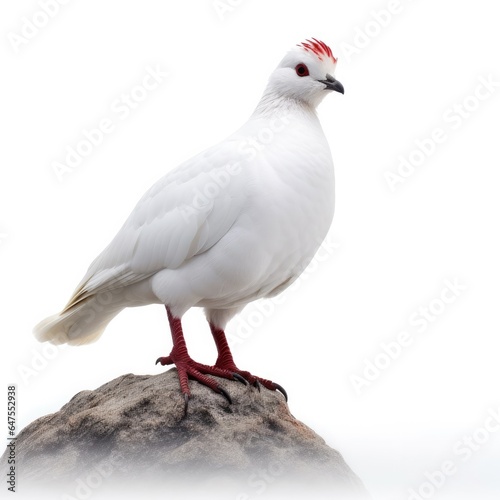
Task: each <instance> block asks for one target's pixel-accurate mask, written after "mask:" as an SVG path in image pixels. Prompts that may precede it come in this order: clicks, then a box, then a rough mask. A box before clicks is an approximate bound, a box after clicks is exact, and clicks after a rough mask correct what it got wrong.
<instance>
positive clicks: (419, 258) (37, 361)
mask: <svg viewBox="0 0 500 500" xmlns="http://www.w3.org/2000/svg"><path fill="white" fill-rule="evenodd" d="M221 3H224V2H221ZM226 4H227V5H228V6H229V8H228V9H227V10H226V11H222V10H219V11H218V10H217V9H216V8H215V7H214V4H213V2H212V1H211V0H205V1H202V0H198V1H194V2H180V1H177V2H164V1H160V0H142V1H140V2H139V1H121V0H120V1H118V0H114V1H110V0H108V1H106V2H103V1H98V0H86V1H85V2H84V1H77V0H73V1H69V2H68V3H67V5H64V6H60V9H59V12H58V13H57V14H56V15H55V16H54V17H53V18H52V19H50V20H49V22H48V23H47V24H46V26H43V27H41V28H39V29H37V30H38V32H37V33H36V34H35V35H34V36H33V37H32V38H31V39H30V40H26V41H27V43H23V44H21V45H19V46H17V45H16V43H14V42H13V40H14V39H15V36H14V35H18V36H22V35H21V30H22V28H23V25H24V23H25V21H23V18H24V17H26V18H27V19H28V20H31V19H33V17H34V16H35V15H36V13H37V12H39V11H40V6H39V4H38V3H37V2H35V1H28V0H24V1H16V2H9V3H6V2H3V3H2V7H1V14H0V19H1V21H0V27H1V33H2V43H1V46H0V53H1V68H2V78H1V80H0V85H1V92H0V100H1V102H0V109H1V126H2V130H1V137H2V147H1V149H0V161H1V168H2V170H1V172H2V181H1V183H0V200H1V209H0V234H1V237H0V257H1V264H0V265H1V292H0V293H1V297H0V303H1V304H2V315H1V321H2V339H1V342H2V344H1V352H2V359H1V363H2V387H3V389H2V391H5V390H6V389H5V387H6V385H7V384H8V383H16V384H17V385H18V399H19V426H20V427H23V426H25V425H27V424H28V423H29V422H31V421H32V420H34V419H35V418H37V417H39V416H41V415H44V414H47V413H50V412H53V411H56V410H58V409H59V408H60V407H61V406H62V405H63V404H64V403H65V402H66V401H68V400H69V399H70V398H71V397H72V396H73V395H74V394H75V393H76V392H77V391H80V390H83V389H93V388H96V387H98V386H100V385H102V384H103V383H105V382H107V381H109V380H111V379H113V378H115V377H117V376H120V375H122V374H124V373H129V372H132V373H135V374H154V373H159V372H160V371H161V370H162V368H161V367H155V366H154V360H155V359H156V358H157V357H158V356H159V355H166V354H168V352H169V350H170V348H171V339H170V334H169V331H168V325H167V320H166V317H165V313H164V311H163V309H162V308H161V307H160V306H151V307H147V308H139V309H133V310H132V309H131V310H126V311H124V312H123V313H122V314H121V315H120V316H118V317H117V318H116V319H115V320H114V321H113V322H112V323H111V324H110V326H109V327H108V329H107V331H106V333H105V335H104V336H103V337H102V338H101V339H100V340H99V342H97V343H95V344H92V345H89V346H84V347H78V348H63V349H60V350H55V351H54V350H49V351H44V350H43V348H44V346H42V345H41V344H38V343H37V342H36V341H35V340H34V338H33V337H32V335H31V330H32V327H33V325H34V324H36V323H37V322H38V321H40V320H41V319H43V318H44V317H45V316H47V315H49V314H53V313H55V312H57V311H58V310H60V309H61V308H62V306H63V305H64V304H65V303H66V301H67V299H68V298H69V296H70V294H71V292H72V291H73V289H74V287H75V286H76V284H77V283H78V282H79V280H80V279H81V277H82V275H83V274H84V272H85V271H86V268H87V266H88V265H89V264H90V262H91V260H92V259H93V258H94V257H95V256H96V255H97V254H98V253H99V252H100V251H101V250H102V249H103V248H104V246H105V245H106V244H107V243H108V242H109V240H110V239H111V238H112V236H113V235H114V234H115V232H116V231H117V230H118V229H119V227H120V226H121V224H122V222H123V221H124V219H125V217H126V216H127V215H128V213H129V212H130V210H131V209H132V208H133V206H134V205H135V203H136V201H137V200H138V198H139V197H140V196H141V195H142V193H143V192H144V191H145V190H146V189H147V188H148V187H149V186H150V184H151V183H152V182H154V181H155V180H156V179H157V178H159V177H160V176H162V175H163V173H165V172H167V171H168V170H170V169H172V168H173V167H175V166H176V165H177V164H178V163H180V162H181V161H183V160H184V159H187V158H188V157H190V156H192V155H194V154H195V153H197V152H198V151H200V150H202V149H204V148H206V147H208V146H210V145H212V144H213V143H215V142H217V141H219V140H221V139H223V138H224V137H226V136H227V135H229V134H230V133H231V132H232V131H233V130H234V129H235V128H236V127H238V126H239V125H240V124H241V123H243V122H244V121H245V120H246V119H247V118H248V116H249V114H250V113H251V112H252V111H253V109H254V107H255V105H256V103H257V102H258V99H259V97H260V95H261V92H262V90H263V88H264V86H265V84H266V81H267V77H268V75H269V73H270V72H271V71H272V70H273V68H274V67H275V66H276V65H277V64H278V62H279V61H280V59H281V58H282V56H283V55H284V53H285V52H286V50H288V48H289V47H291V46H293V45H294V44H296V43H298V42H300V41H302V40H304V39H305V38H307V37H311V36H314V37H316V38H319V39H321V40H324V41H325V42H326V43H328V44H329V45H330V46H331V47H332V50H333V52H334V54H336V55H337V56H338V57H339V62H338V65H337V73H336V76H337V78H338V79H339V80H340V81H341V82H342V83H343V84H344V87H345V95H344V96H342V95H340V94H334V95H330V96H328V98H327V99H326V100H325V101H324V102H323V103H322V105H321V106H320V109H319V116H320V119H321V122H322V124H323V127H324V130H325V133H326V135H327V137H328V138H329V141H330V145H331V149H332V154H333V158H334V163H335V167H336V183H337V186H336V192H337V193H336V214H335V218H334V223H333V226H332V230H331V233H330V235H329V241H330V242H333V243H334V246H335V247H336V248H335V249H334V251H333V253H332V254H331V256H330V257H329V258H321V261H319V262H317V263H316V266H315V268H314V269H311V270H310V272H309V273H308V275H307V279H304V280H302V281H301V282H299V286H297V287H296V288H295V289H294V290H289V291H287V292H286V295H284V297H283V301H282V302H283V303H282V304H279V305H276V304H274V305H272V306H271V305H268V308H267V309H266V312H265V314H264V313H263V312H259V309H257V308H256V306H255V305H250V306H249V307H248V308H247V310H246V311H244V312H243V314H242V315H241V318H240V319H237V320H234V322H233V323H232V324H231V325H230V327H229V328H228V334H230V335H231V336H232V338H233V341H234V339H239V340H240V341H239V342H237V343H236V344H235V345H234V355H235V358H236V361H237V363H238V364H239V365H240V366H241V367H242V368H244V369H249V370H251V371H253V372H254V373H257V374H259V375H262V376H266V377H269V378H272V379H274V380H277V381H279V382H280V383H282V384H283V385H284V386H285V387H286V388H287V390H288V392H289V396H290V401H289V404H290V409H291V411H292V413H293V414H294V415H295V416H296V417H297V418H299V419H300V420H302V421H304V422H305V423H306V424H307V425H309V426H310V427H312V428H313V429H314V430H315V431H316V432H318V433H319V434H320V435H321V436H323V437H324V438H325V440H326V441H327V442H328V444H329V445H331V446H333V447H334V448H336V449H338V450H340V452H341V453H342V454H343V456H344V457H345V459H346V461H347V463H348V464H349V465H350V466H351V467H352V468H353V470H354V471H355V472H356V473H357V474H358V475H359V476H360V477H361V478H362V480H363V481H364V482H365V484H366V486H367V488H368V489H369V490H370V492H371V493H372V495H373V497H374V498H377V499H379V498H380V499H381V498H384V499H385V498H391V499H392V498H394V499H396V498H400V499H405V498H408V497H409V495H410V494H409V489H410V488H413V489H414V490H415V491H418V489H419V488H420V487H421V486H422V484H423V482H424V481H425V480H426V478H425V476H424V474H425V473H426V472H432V471H435V470H436V469H438V468H439V467H441V464H442V463H443V461H446V460H449V461H452V462H453V463H454V464H455V466H456V469H457V470H456V473H454V474H452V475H451V476H450V477H448V478H447V479H446V481H445V484H444V485H443V486H442V487H441V488H439V489H436V491H432V490H431V491H430V493H429V489H425V488H424V490H422V491H423V493H427V494H429V495H430V496H428V498H436V499H457V498H460V494H463V495H464V498H498V492H499V490H500V479H499V475H498V468H499V467H498V466H499V464H500V447H499V442H500V432H493V431H492V432H490V433H489V434H485V433H484V432H483V431H481V430H479V431H478V429H479V428H481V427H482V426H483V424H484V422H485V420H486V419H487V417H488V412H489V411H493V410H495V411H499V407H500V395H499V391H498V382H499V378H500V363H499V362H498V359H499V342H498V335H499V327H500V320H499V314H498V311H499V302H500V300H499V299H500V287H499V283H500V268H499V264H498V256H499V255H500V238H499V234H498V232H499V231H498V229H499V223H498V219H499V214H500V197H499V195H498V192H499V181H500V175H499V173H498V171H499V168H500V153H499V148H498V140H499V138H500V137H499V132H500V128H499V116H500V98H499V95H498V94H500V87H498V86H497V87H496V89H493V90H492V91H491V93H490V96H489V97H487V98H485V99H484V100H483V101H480V102H478V101H477V99H475V98H473V97H471V96H474V93H475V91H476V88H477V86H478V85H479V84H480V78H483V79H489V78H490V79H491V78H492V79H493V81H496V82H500V68H499V62H498V61H499V57H498V49H499V47H500V31H499V30H498V12H495V10H494V7H492V5H494V3H493V2H491V1H487V0H475V1H462V2H452V1H451V0H441V1H440V2H432V1H430V0H418V1H417V0H414V1H409V0H401V2H399V7H397V8H396V9H394V7H395V6H397V5H398V2H397V1H396V0H393V1H392V2H389V1H388V0H377V1H363V2H348V1H347V0H336V1H313V0H309V1H307V2H306V1H295V2H292V1H289V0H287V1H285V0H282V1H276V0H274V1H264V0H253V1H249V0H247V1H245V0H243V1H240V2H237V1H236V0H233V1H232V4H233V5H234V6H233V7H231V2H226ZM389 7H391V8H392V10H393V11H394V10H397V12H396V13H393V14H391V15H390V17H389V18H388V17H387V15H385V17H384V15H382V17H380V16H378V19H379V20H378V21H376V20H374V19H375V17H377V16H375V17H374V13H375V14H376V13H378V12H380V11H381V10H387V9H388V8H389ZM382 23H383V24H385V26H381V24H382ZM366 31H368V32H369V35H368V37H366V36H365V37H364V39H363V35H362V32H366ZM13 34H14V35H13ZM361 45H364V47H361ZM16 49H17V50H16ZM157 65H158V66H159V67H160V68H162V70H165V71H166V70H168V72H169V75H168V77H166V78H165V79H164V81H163V82H162V83H161V84H160V85H159V86H158V88H157V89H155V90H151V91H150V92H148V93H147V97H146V98H145V100H144V101H143V102H140V103H139V105H138V106H137V108H136V109H134V110H133V112H132V113H130V116H128V117H127V118H126V119H124V120H122V119H121V117H120V115H119V114H117V113H116V112H114V111H113V110H112V103H113V102H114V101H115V100H116V99H119V98H120V95H121V94H122V93H130V91H131V90H132V89H133V88H134V87H135V86H136V85H137V84H139V83H140V82H141V81H142V79H143V77H144V75H145V74H146V67H148V66H150V67H155V66H157ZM497 85H498V84H497ZM481 95H482V96H483V97H484V96H485V95H486V94H485V92H484V91H483V94H481ZM464 100H465V104H466V106H468V108H469V112H468V114H469V116H467V117H466V118H465V117H464V118H460V119H458V118H456V116H457V114H456V113H457V111H456V110H454V108H453V107H454V106H457V105H458V106H461V105H462V103H463V102H464ZM456 109H458V108H456ZM450 110H451V111H450ZM106 117H107V118H110V119H111V120H113V123H114V124H115V128H114V130H113V131H112V132H111V133H109V134H108V135H106V136H105V138H104V140H103V142H102V144H100V145H98V146H97V147H95V148H94V150H93V151H92V153H91V154H89V155H88V156H87V157H86V158H85V159H84V160H83V161H82V163H81V164H80V165H78V166H77V167H75V168H74V171H72V172H69V173H67V174H65V175H64V176H63V178H62V181H61V182H60V181H59V180H58V178H57V176H56V175H55V173H54V171H53V167H52V165H53V163H54V162H56V161H64V156H65V153H66V148H67V146H72V147H75V146H76V145H77V143H78V142H79V141H81V140H82V138H83V135H82V134H83V131H84V129H87V130H89V129H92V128H95V127H96V126H97V125H98V123H99V121H100V120H101V119H102V118H106ZM453 117H455V118H453ZM435 128H441V129H442V130H443V131H444V133H445V137H446V139H445V140H444V141H443V142H442V143H441V144H438V145H437V146H436V147H435V149H434V151H433V152H432V154H430V155H429V156H428V157H426V158H425V161H423V162H421V163H422V164H421V165H419V166H417V167H416V168H415V169H414V172H413V173H410V174H408V171H407V172H406V175H407V177H405V178H404V182H403V183H400V184H398V185H397V186H396V189H395V190H394V191H391V189H390V188H389V185H388V182H387V180H386V178H385V173H386V172H387V171H391V172H397V168H398V164H399V162H400V160H399V159H398V158H399V157H400V155H402V156H403V157H405V158H408V157H409V156H410V155H411V154H412V151H413V150H415V149H416V148H417V146H416V143H415V141H416V140H421V141H422V140H427V139H429V138H430V137H431V136H432V133H433V130H434V129H435ZM413 157H414V158H417V160H418V158H419V156H418V153H416V154H415V153H414V154H413ZM323 255H325V254H324V253H323ZM446 279H448V280H451V281H453V280H456V281H457V282H458V283H460V284H461V285H463V286H464V287H466V289H465V290H463V291H461V293H460V295H459V296H458V297H456V300H454V302H453V303H450V304H444V305H443V303H442V302H439V300H440V299H439V298H440V294H441V291H442V289H443V288H444V287H445V286H446V285H445V280H446ZM447 297H450V295H447ZM430 303H432V304H433V307H434V310H435V311H439V314H435V315H434V317H433V318H434V321H433V322H432V323H430V322H429V323H428V324H427V326H428V328H426V329H425V331H424V332H422V333H419V332H418V329H417V328H416V327H415V325H412V324H411V323H410V322H409V318H410V317H411V316H412V315H413V314H415V313H417V314H418V310H419V307H421V306H422V307H427V306H429V304H430ZM261 307H262V306H261ZM271 309H273V310H272V311H271V312H269V311H270V310H271ZM262 310H263V309H262ZM249 322H251V323H253V324H254V326H253V327H251V328H248V324H249ZM184 323H185V330H186V332H187V334H186V335H187V341H188V345H189V347H190V350H191V354H192V355H193V357H194V358H195V359H198V360H200V361H206V362H209V361H211V360H213V358H214V354H215V350H214V347H213V344H212V340H211V336H210V334H209V331H208V329H207V327H206V325H205V323H204V319H203V316H202V313H201V311H199V310H193V311H191V312H190V313H189V314H187V315H186V317H185V322H184ZM403 331H406V332H407V333H408V335H409V336H410V337H411V338H412V339H413V342H412V343H411V345H409V346H406V347H404V348H402V349H401V352H400V353H399V356H398V357H397V358H396V359H394V360H392V361H391V362H390V363H389V366H388V367H387V368H386V369H384V370H382V371H381V372H380V374H379V375H378V378H376V376H374V377H372V378H373V380H372V381H371V382H370V383H367V384H366V386H365V387H363V389H362V390H361V392H360V393H358V392H357V391H356V390H355V387H354V386H353V383H352V376H353V375H358V376H363V369H364V367H365V361H364V360H365V359H368V360H371V361H374V359H375V358H376V357H377V356H379V355H380V353H382V352H383V351H382V348H381V343H384V342H385V343H388V342H390V341H393V340H394V339H395V338H396V337H397V336H398V334H400V332H403ZM243 336H244V337H246V338H242V337H243ZM48 357H51V358H52V359H47V358H48ZM378 359H379V362H383V359H385V360H386V361H387V357H386V358H384V356H379V358H378ZM28 369H29V370H32V371H31V372H29V371H27V370H28ZM23 374H24V375H23ZM27 374H28V375H27ZM474 432H476V437H478V439H482V440H483V441H486V440H487V441H486V442H484V444H481V445H480V446H478V448H479V449H477V450H476V451H474V452H473V453H471V456H470V459H468V460H464V457H465V455H464V454H462V455H461V454H458V453H457V452H456V451H454V447H455V446H458V447H459V448H460V446H461V445H460V443H459V441H461V440H463V438H464V436H466V435H473V434H474ZM457 443H458V444H457ZM462 449H463V448H462ZM467 458H468V457H467ZM269 488H272V485H269ZM269 491H270V492H271V491H272V490H271V489H270V490H269ZM249 493H254V492H253V491H252V490H251V489H250V491H249Z"/></svg>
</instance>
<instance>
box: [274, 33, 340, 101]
mask: <svg viewBox="0 0 500 500" xmlns="http://www.w3.org/2000/svg"><path fill="white" fill-rule="evenodd" d="M336 65H337V59H336V58H335V57H334V56H333V54H332V51H331V49H330V47H328V45H326V44H325V43H323V42H320V41H319V40H316V39H315V38H313V39H312V40H306V41H305V42H302V43H300V44H298V45H297V46H296V47H293V48H292V49H291V50H290V51H289V52H288V53H287V54H286V55H285V57H284V58H283V59H282V61H281V62H280V64H279V65H278V67H277V68H276V69H275V70H274V71H273V73H272V74H271V77H270V78H269V87H271V88H272V90H273V91H274V92H276V93H278V94H280V95H281V96H283V97H285V98H290V99H296V100H298V101H303V102H305V103H306V104H309V105H310V106H312V107H313V108H315V107H316V106H317V105H318V104H319V103H320V102H321V101H322V99H323V98H324V97H325V95H326V94H328V93H329V92H331V91H335V92H340V93H341V94H343V93H344V87H343V86H342V84H341V83H340V82H339V81H338V80H336V79H335V78H334V76H333V75H334V73H335V66H336ZM269 87H268V88H269Z"/></svg>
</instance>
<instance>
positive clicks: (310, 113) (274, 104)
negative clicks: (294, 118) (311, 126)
mask: <svg viewBox="0 0 500 500" xmlns="http://www.w3.org/2000/svg"><path fill="white" fill-rule="evenodd" d="M292 114H293V115H304V116H306V117H308V118H312V119H313V120H314V119H317V115H316V109H315V108H313V107H312V106H311V105H310V104H308V103H306V102H304V101H300V100H297V99H294V98H290V97H286V96H283V95H282V94H278V93H277V92H276V91H275V90H273V89H272V88H269V87H268V88H267V89H266V90H265V91H264V94H263V95H262V97H261V99H260V101H259V104H257V107H256V108H255V111H254V112H253V114H252V118H271V117H276V116H288V115H292Z"/></svg>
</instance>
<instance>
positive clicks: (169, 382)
mask: <svg viewBox="0 0 500 500" xmlns="http://www.w3.org/2000/svg"><path fill="white" fill-rule="evenodd" d="M220 385H221V386H222V387H224V388H225V389H226V390H227V391H228V392H229V393H230V394H231V397H232V399H233V404H229V403H228V402H227V401H226V400H225V399H224V398H223V397H222V396H221V395H219V394H216V393H215V392H213V391H211V390H210V389H208V388H207V387H205V386H202V385H200V384H199V383H197V382H196V381H191V382H190V387H191V390H192V397H191V399H190V401H189V407H188V412H187V415H184V401H183V399H182V396H181V394H180V391H179V383H178V379H177V372H176V370H175V369H172V370H170V371H168V372H165V373H162V374H160V375H151V376H149V375H142V376H138V375H132V374H128V375H123V376H121V377H118V378H117V379H115V380H112V381H111V382H108V383H107V384H105V385H103V386H102V387H99V388H98V389H96V390H94V391H82V392H79V393H78V394H76V395H75V396H74V397H73V398H72V399H71V400H70V401H69V402H68V403H67V404H66V405H64V406H63V407H62V408H61V410H60V411H58V412H56V413H54V414H52V415H47V416H44V417H41V418H39V419H37V420H35V421H34V422H32V423H31V424H30V425H28V426H27V427H26V428H25V429H24V430H23V431H22V432H21V433H20V434H19V436H18V438H17V440H16V467H17V474H18V475H19V483H20V484H21V485H24V486H26V485H30V487H31V488H33V489H34V490H36V491H37V492H40V491H41V488H45V489H46V490H48V491H50V492H51V493H53V492H55V491H57V492H58V493H59V494H63V497H62V498H66V500H67V499H76V498H87V497H88V496H89V495H90V494H92V495H93V498H94V497H95V496H94V495H95V494H96V493H99V494H105V495H108V496H106V498H109V495H110V494H111V492H121V496H127V495H126V493H131V492H135V494H134V495H133V497H134V498H135V497H136V496H137V495H139V494H140V495H141V496H143V493H144V491H145V490H144V488H146V487H147V491H148V498H152V493H153V491H156V492H158V493H159V494H160V493H162V492H163V497H165V492H166V491H168V492H169V493H168V495H167V496H168V497H171V494H172V492H175V493H176V494H182V495H184V497H186V495H187V494H188V493H190V492H192V493H193V494H195V493H196V494H200V492H201V493H203V496H201V497H200V496H195V498H212V497H211V496H209V495H210V494H214V495H215V496H214V498H231V499H235V500H238V499H239V500H247V499H251V498H259V499H264V498H280V496H279V495H281V494H284V495H286V497H287V498H290V496H292V497H293V498H295V497H297V498H303V497H304V494H307V495H308V496H309V497H311V495H313V496H312V497H311V498H342V499H345V498H351V497H350V496H348V495H353V497H355V498H367V496H366V492H365V490H364V487H363V485H362V483H361V481H360V480H359V479H358V478H357V477H356V476H355V474H354V473H353V472H352V471H351V469H350V468H349V467H348V466H347V464H346V463H345V462H344V460H343V458H342V456H341V455H340V453H339V452H337V451H335V450H334V449H332V448H330V447H328V446H327V445H326V444H325V442H324V440H323V439H322V438H320V437H319V436H318V435H317V434H316V433H315V432H313V431H312V430H311V429H310V428H308V427H307V426H306V425H304V424H303V423H301V422H299V421H298V420H296V419H295V418H294V417H293V416H292V414H291V413H290V411H289V409H288V405H287V404H286V402H285V400H284V398H283V396H282V395H281V394H280V393H278V392H275V391H269V390H267V389H265V388H262V389H261V391H260V392H259V391H258V390H257V389H256V388H255V387H253V386H250V385H248V386H245V385H244V384H242V383H239V382H233V381H229V380H224V379H220ZM1 469H2V474H5V469H6V454H4V456H3V457H2V459H1ZM4 477H5V476H4ZM301 490H303V491H304V492H306V493H299V492H300V491H301ZM315 491H317V493H318V495H320V494H321V495H326V496H314V492H315ZM89 492H90V493H89ZM293 494H296V495H295V496H294V495H293ZM64 495H66V496H64ZM160 496H161V495H160Z"/></svg>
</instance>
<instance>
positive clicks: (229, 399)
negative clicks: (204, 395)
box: [218, 387, 233, 404]
mask: <svg viewBox="0 0 500 500" xmlns="http://www.w3.org/2000/svg"><path fill="white" fill-rule="evenodd" d="M218 391H219V393H220V394H222V395H223V396H224V397H225V398H226V399H227V402H228V403H229V404H233V401H232V399H231V396H230V395H229V394H228V393H227V391H225V390H224V389H223V388H222V387H218Z"/></svg>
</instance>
